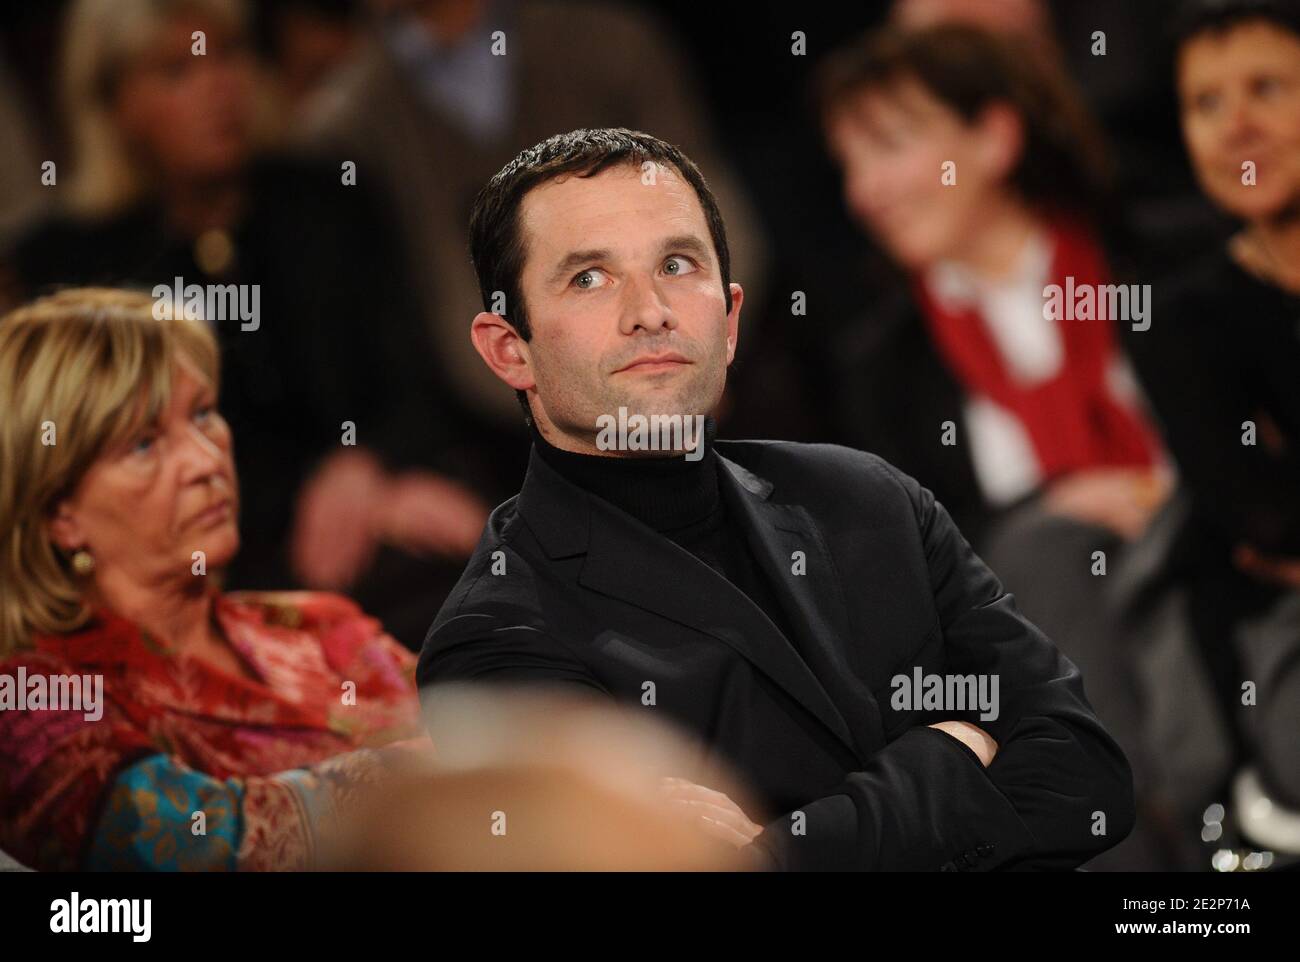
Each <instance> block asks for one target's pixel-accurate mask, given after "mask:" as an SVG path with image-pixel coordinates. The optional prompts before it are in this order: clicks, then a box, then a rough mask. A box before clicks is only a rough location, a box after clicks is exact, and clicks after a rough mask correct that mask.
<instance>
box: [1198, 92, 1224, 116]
mask: <svg viewBox="0 0 1300 962" xmlns="http://www.w3.org/2000/svg"><path fill="white" fill-rule="evenodd" d="M1218 106H1219V95H1218V94H1198V95H1197V96H1196V97H1195V98H1194V99H1193V100H1192V107H1193V108H1195V110H1196V112H1197V113H1202V114H1208V113H1209V112H1210V111H1212V110H1214V109H1215V108H1216V107H1218Z"/></svg>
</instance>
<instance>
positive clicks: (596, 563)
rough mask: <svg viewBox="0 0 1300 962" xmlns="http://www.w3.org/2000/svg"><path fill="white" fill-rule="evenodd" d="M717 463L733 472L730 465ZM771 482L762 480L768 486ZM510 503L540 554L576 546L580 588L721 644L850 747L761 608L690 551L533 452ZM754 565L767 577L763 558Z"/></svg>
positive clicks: (750, 517) (832, 711) (563, 553)
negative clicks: (759, 565) (541, 550)
mask: <svg viewBox="0 0 1300 962" xmlns="http://www.w3.org/2000/svg"><path fill="white" fill-rule="evenodd" d="M723 460H724V463H726V464H727V465H728V467H730V468H732V469H735V468H737V467H738V466H737V465H733V464H731V463H730V462H726V461H725V459H723ZM741 470H743V469H741ZM751 477H752V476H751ZM719 479H720V480H721V482H722V483H723V484H724V485H727V484H728V483H731V482H730V480H729V475H728V472H727V471H726V470H725V469H724V470H723V471H721V472H719ZM755 480H757V479H755ZM765 483H766V482H760V484H765ZM770 488H771V486H770V485H768V491H769V492H770ZM519 510H520V513H521V514H522V515H523V516H524V518H525V520H526V521H527V522H528V525H529V527H530V528H532V529H533V531H534V533H535V534H536V535H537V536H538V540H539V541H540V542H541V543H542V545H543V548H544V550H545V551H546V553H547V556H548V557H550V558H552V559H558V558H561V557H572V556H574V555H577V554H582V553H584V552H585V554H586V560H585V561H584V563H583V566H582V571H581V574H580V575H579V577H578V580H579V583H580V584H582V585H583V586H584V587H586V588H590V589H591V590H592V591H596V592H599V593H600V594H603V595H607V596H609V597H611V598H617V599H619V600H620V601H624V602H627V603H628V604H632V605H636V606H637V607H638V608H642V609H644V610H646V611H650V612H653V613H655V614H657V615H659V616H661V617H664V618H667V619H669V620H671V621H674V622H676V623H677V624H680V625H684V626H686V627H688V628H692V629H695V630H697V631H702V632H704V633H706V634H708V635H710V636H712V637H714V638H717V639H719V640H721V641H723V642H725V643H726V644H728V645H730V646H731V647H732V648H734V649H735V650H736V651H738V652H739V653H740V654H741V655H743V656H744V657H745V658H747V659H748V660H749V661H750V662H752V663H753V664H754V665H755V666H756V667H758V668H759V670H761V671H762V672H763V673H764V674H765V675H767V676H768V677H769V678H770V679H771V680H772V681H773V682H775V683H776V684H777V685H779V686H780V687H781V688H783V689H784V690H785V691H786V692H787V693H788V694H789V695H790V696H791V697H792V698H793V699H794V700H795V701H796V702H798V703H799V704H800V705H802V706H803V707H804V708H805V709H807V710H808V711H809V712H811V713H812V714H813V715H814V716H815V717H816V718H817V719H819V720H820V721H821V722H822V724H824V725H825V726H826V727H827V728H828V729H829V730H830V731H831V732H832V733H833V734H834V735H835V736H836V737H837V738H839V740H840V741H841V742H842V743H843V744H844V746H845V747H846V748H848V749H849V750H850V751H851V752H853V753H854V754H855V755H856V754H858V751H857V748H856V745H855V743H854V739H853V736H852V734H851V732H850V730H849V726H848V725H847V724H846V722H845V720H844V718H843V716H842V715H841V714H840V713H839V711H838V710H837V709H836V707H835V704H834V703H833V702H832V701H831V699H830V696H828V695H827V693H826V690H825V689H824V688H823V687H822V685H821V684H820V683H819V682H818V680H817V677H816V676H815V675H814V674H813V673H812V671H811V670H810V669H809V667H808V665H807V664H806V663H805V662H804V660H803V659H802V658H801V657H800V655H799V652H798V651H796V650H795V648H794V647H793V646H792V645H791V644H790V642H789V641H788V640H787V639H786V638H785V636H784V635H782V634H781V632H780V630H779V629H778V628H777V627H776V626H775V625H773V624H772V622H771V620H770V619H769V618H768V617H767V615H765V614H764V613H763V611H762V609H760V608H759V607H758V606H757V605H755V604H754V603H753V602H752V601H750V600H749V598H748V597H746V596H745V594H744V593H743V592H741V591H740V590H739V589H738V588H736V587H735V586H734V585H732V584H731V582H729V581H727V580H726V579H725V578H723V577H722V576H721V575H719V574H718V573H717V572H715V571H714V570H713V569H712V568H710V567H709V566H708V565H706V564H704V563H703V562H702V561H700V560H699V559H698V558H696V557H695V556H694V555H692V554H691V553H690V552H688V551H686V550H684V549H682V548H680V547H678V546H677V545H676V544H674V543H673V542H672V541H670V540H668V539H667V538H665V537H664V536H663V535H661V534H659V533H658V532H656V531H653V530H652V529H650V528H648V527H646V526H645V525H643V524H641V523H640V522H639V521H637V520H636V519H635V518H633V517H631V516H630V515H628V514H626V513H625V512H623V511H620V510H619V509H617V508H615V507H614V506H612V505H610V504H608V503H607V502H605V501H603V500H602V499H600V498H597V497H594V496H592V495H589V494H587V492H585V491H583V490H582V489H580V488H578V487H577V486H575V485H573V484H572V483H570V482H569V481H568V480H566V479H565V478H563V477H561V476H560V475H559V474H557V473H556V472H555V471H554V470H553V469H552V468H551V467H550V466H549V465H547V464H546V463H545V462H544V461H542V460H541V458H540V457H539V456H538V455H537V453H536V451H534V452H533V454H532V457H531V459H530V462H529V466H528V477H527V478H526V479H525V481H524V486H523V490H522V491H521V492H520V496H519ZM772 519H773V516H772V515H769V514H767V513H766V512H753V513H747V515H746V516H744V517H743V521H742V519H741V518H737V519H736V520H737V521H741V523H743V524H745V525H753V524H759V525H763V526H767V525H770V524H771V522H772ZM761 540H762V543H765V544H766V543H770V541H771V534H769V533H766V532H765V533H763V534H762V536H761ZM791 550H793V549H791ZM787 557H788V553H787ZM763 567H764V571H765V573H767V574H768V577H772V574H771V571H770V570H769V569H770V567H771V565H770V559H767V560H765V561H764V562H763ZM786 570H787V571H788V570H789V569H788V566H787V569H786ZM790 580H791V579H789V578H779V579H774V581H773V589H774V592H775V593H776V594H777V595H782V594H784V593H786V592H787V591H788V590H789V582H790ZM795 580H799V579H795ZM816 603H817V602H816V601H812V600H810V599H801V601H800V602H799V604H800V606H801V610H803V609H804V608H805V607H806V606H808V605H810V604H812V605H815V604H816Z"/></svg>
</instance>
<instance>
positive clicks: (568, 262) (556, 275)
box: [547, 249, 611, 284]
mask: <svg viewBox="0 0 1300 962" xmlns="http://www.w3.org/2000/svg"><path fill="white" fill-rule="evenodd" d="M610 256H611V254H610V252H609V251H608V250H604V249H599V250H587V251H570V252H569V253H568V254H565V255H564V259H563V260H561V261H560V262H559V263H558V264H556V265H555V269H554V270H552V271H551V275H550V277H548V278H547V284H558V283H559V282H560V281H561V280H564V279H565V275H566V274H568V273H569V271H572V270H577V269H578V268H579V267H584V266H586V265H587V264H590V263H592V262H593V261H607V260H609V259H610Z"/></svg>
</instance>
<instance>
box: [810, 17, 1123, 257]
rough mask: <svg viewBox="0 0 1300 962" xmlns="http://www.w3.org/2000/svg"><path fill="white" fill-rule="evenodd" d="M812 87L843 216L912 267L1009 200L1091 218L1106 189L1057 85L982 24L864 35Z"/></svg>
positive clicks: (1074, 102)
mask: <svg viewBox="0 0 1300 962" xmlns="http://www.w3.org/2000/svg"><path fill="white" fill-rule="evenodd" d="M815 92H816V96H817V101H818V107H819V110H820V112H821V120H822V125H823V129H824V131H825V133H826V138H827V142H828V145H829V147H830V150H831V153H832V154H833V155H834V157H835V159H836V161H837V162H838V164H839V166H840V168H841V170H842V171H843V175H844V195H845V201H846V203H847V205H848V207H849V209H850V212H851V213H852V214H853V215H854V216H855V217H856V218H857V219H858V220H859V222H860V223H862V224H863V225H864V226H865V227H866V228H867V229H868V230H869V231H870V232H871V233H872V234H873V235H874V236H875V238H876V239H877V241H878V242H879V243H880V244H881V245H882V247H883V248H884V249H885V251H886V252H887V253H888V254H889V255H890V256H891V257H892V258H893V259H894V260H895V261H897V262H898V263H899V264H901V265H902V266H903V267H905V268H906V269H909V270H917V269H921V268H924V267H925V266H927V265H930V264H933V263H935V262H936V261H940V260H944V259H950V258H951V259H958V260H960V259H963V256H964V255H965V254H967V253H968V252H969V251H970V250H971V249H972V248H977V247H978V245H979V244H980V237H981V227H982V226H984V225H986V224H987V223H988V222H989V221H990V219H991V218H993V217H994V216H996V214H997V212H998V211H999V210H1002V209H1006V208H1007V207H1009V206H1013V205H1014V206H1019V207H1023V208H1027V209H1029V210H1031V211H1033V212H1035V213H1036V214H1039V215H1045V214H1050V213H1055V212H1059V213H1086V212H1089V211H1090V210H1091V208H1092V207H1093V206H1094V204H1095V201H1096V199H1097V196H1098V194H1099V192H1100V190H1101V187H1102V184H1103V182H1104V167H1105V164H1104V159H1103V154H1102V150H1101V146H1100V139H1099V137H1098V136H1097V134H1096V132H1095V130H1094V127H1093V125H1092V123H1091V121H1090V118H1089V117H1088V115H1087V113H1086V111H1085V110H1084V108H1083V106H1082V103H1081V101H1080V100H1079V99H1078V98H1077V97H1076V96H1075V95H1074V93H1073V91H1072V90H1071V88H1070V86H1069V83H1068V81H1067V80H1066V79H1065V77H1064V76H1063V75H1061V74H1060V73H1059V71H1053V70H1051V69H1049V68H1047V67H1046V66H1044V65H1042V64H1041V63H1040V62H1039V60H1038V59H1037V58H1034V57H1030V56H1026V55H1025V53H1024V50H1023V48H1022V47H1021V46H1020V45H1019V44H1017V43H1016V42H1015V41H1014V40H1011V39H1008V38H1004V37H999V36H996V35H994V34H992V33H989V32H987V31H984V30H980V29H977V28H974V27H969V26H961V25H944V26H937V27H932V28H928V29H923V30H918V31H900V30H896V29H892V28H887V29H885V30H881V31H877V32H874V33H871V34H869V35H867V36H866V37H865V38H863V39H861V40H859V41H857V42H856V43H853V44H851V45H850V46H848V47H846V48H844V49H842V50H840V51H838V52H836V53H834V54H832V56H831V57H830V58H829V59H828V60H827V62H826V63H824V64H823V65H822V66H821V67H820V69H819V73H818V78H817V83H816V87H815ZM945 172H947V173H948V175H949V176H948V177H947V178H945V176H944V174H945ZM954 177H955V185H949V184H948V183H945V180H949V181H951V180H952V179H953V178H954Z"/></svg>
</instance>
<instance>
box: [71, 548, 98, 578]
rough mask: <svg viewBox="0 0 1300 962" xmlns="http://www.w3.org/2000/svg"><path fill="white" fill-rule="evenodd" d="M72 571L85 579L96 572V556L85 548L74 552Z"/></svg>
mask: <svg viewBox="0 0 1300 962" xmlns="http://www.w3.org/2000/svg"><path fill="white" fill-rule="evenodd" d="M72 570H73V571H75V572H76V573H77V574H79V575H81V576H82V577H83V578H84V577H85V576H86V575H88V574H90V573H91V572H92V571H94V570H95V556H94V555H92V554H91V553H90V552H89V551H87V550H86V549H85V548H81V549H79V550H77V551H75V552H73V555H72Z"/></svg>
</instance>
